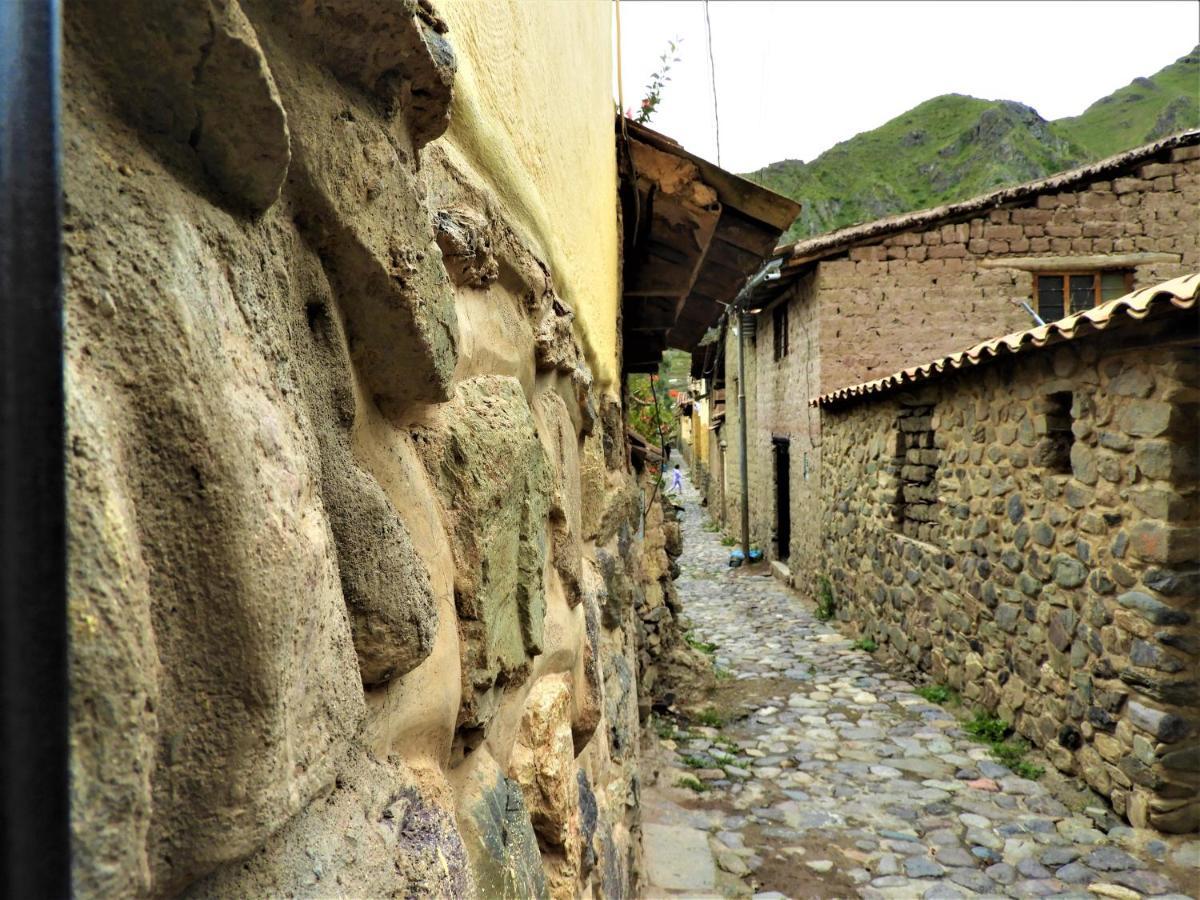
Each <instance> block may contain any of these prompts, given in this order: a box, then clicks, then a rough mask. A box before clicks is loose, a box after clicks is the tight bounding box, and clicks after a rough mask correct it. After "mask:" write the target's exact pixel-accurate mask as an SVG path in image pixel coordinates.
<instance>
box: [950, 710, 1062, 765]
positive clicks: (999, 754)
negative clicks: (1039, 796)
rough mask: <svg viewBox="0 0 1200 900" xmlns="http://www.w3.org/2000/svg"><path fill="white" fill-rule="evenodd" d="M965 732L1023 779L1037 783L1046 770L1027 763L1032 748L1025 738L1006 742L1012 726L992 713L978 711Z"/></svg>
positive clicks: (965, 728)
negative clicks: (986, 746)
mask: <svg viewBox="0 0 1200 900" xmlns="http://www.w3.org/2000/svg"><path fill="white" fill-rule="evenodd" d="M963 730H964V731H966V732H967V734H969V735H971V736H972V737H974V738H975V739H976V740H978V741H980V742H981V743H984V744H987V745H988V749H990V750H991V751H992V758H993V759H995V760H996V762H998V763H1000V764H1001V765H1004V766H1008V768H1010V769H1012V771H1013V772H1014V773H1015V774H1017V775H1019V776H1020V777H1021V778H1027V779H1029V780H1030V781H1037V780H1038V779H1039V778H1041V777H1042V775H1044V774H1045V772H1046V770H1045V769H1043V768H1042V767H1041V766H1035V765H1034V764H1033V763H1028V762H1025V755H1026V754H1027V753H1029V751H1030V749H1031V747H1030V746H1029V742H1028V741H1026V740H1024V739H1023V738H1013V739H1011V740H1006V738H1007V737H1008V735H1009V734H1011V733H1012V726H1010V725H1009V724H1008V723H1007V722H1005V721H1004V720H1003V719H999V718H996V717H995V716H993V715H991V714H990V713H986V712H983V711H977V712H976V713H975V715H974V717H973V718H972V719H971V720H970V721H968V722H967V723H965V724H964V725H963Z"/></svg>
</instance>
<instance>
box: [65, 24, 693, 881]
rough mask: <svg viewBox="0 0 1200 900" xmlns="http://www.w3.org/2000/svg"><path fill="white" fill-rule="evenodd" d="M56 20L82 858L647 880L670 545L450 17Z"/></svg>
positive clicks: (80, 869)
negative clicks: (661, 609) (465, 99)
mask: <svg viewBox="0 0 1200 900" xmlns="http://www.w3.org/2000/svg"><path fill="white" fill-rule="evenodd" d="M579 9H583V8H582V7H580V8H579ZM602 13H603V15H604V16H607V8H605V9H603V10H602ZM581 14H582V13H581ZM605 21H606V20H605ZM64 28H65V42H64V45H65V59H64V109H63V116H64V133H65V142H66V146H65V157H66V173H65V179H66V197H65V203H66V215H65V244H66V251H67V267H66V280H67V298H68V300H67V330H66V333H67V351H66V368H67V385H68V390H67V394H68V398H69V399H68V404H69V406H68V421H69V425H68V431H69V433H68V447H69V453H68V459H67V469H68V476H69V515H70V535H69V540H70V611H69V612H70V622H71V660H70V677H71V687H72V693H71V722H70V730H71V785H72V786H71V790H72V798H71V799H72V822H71V825H72V834H73V853H72V857H73V872H72V876H73V886H74V892H75V893H76V894H77V895H78V896H80V897H168V896H176V895H181V894H187V895H189V896H213V897H217V896H221V897H229V896H277V895H287V896H295V897H301V896H312V897H316V896H320V897H328V896H456V897H458V896H471V895H478V896H486V897H517V896H520V897H528V896H553V897H575V896H577V895H579V894H581V893H583V892H586V891H589V890H594V891H595V892H596V893H602V894H604V895H605V896H611V897H620V896H626V895H628V894H629V892H630V891H631V890H633V887H634V885H635V883H636V870H637V833H638V831H637V830H638V813H637V798H638V780H637V756H638V741H637V733H638V691H639V688H638V677H639V669H640V668H644V665H645V661H646V660H645V656H644V655H643V653H642V649H643V645H642V639H641V638H640V637H639V635H640V634H643V633H644V632H645V629H644V626H643V624H642V622H641V619H640V617H639V612H638V610H639V606H642V607H645V606H646V602H647V601H646V598H650V600H653V602H654V603H655V604H657V605H659V606H661V604H662V602H663V597H664V596H667V595H669V581H670V571H669V569H670V566H669V563H668V561H667V559H666V556H665V553H664V552H663V550H662V538H661V536H659V538H658V544H657V545H655V546H653V547H651V549H650V550H649V551H644V549H643V544H642V542H641V541H640V539H639V537H638V531H639V528H640V526H641V525H642V521H641V519H642V511H641V502H642V499H641V492H640V491H639V488H638V486H637V484H636V483H635V480H634V474H633V472H632V471H631V469H630V465H629V462H628V455H627V448H626V442H625V435H624V426H623V421H622V414H621V409H620V404H619V401H618V400H617V398H616V397H615V396H614V395H613V394H612V392H611V391H609V392H601V391H598V390H596V389H595V388H594V386H593V383H592V376H591V370H590V367H589V365H588V362H587V360H586V357H585V353H584V351H583V350H582V349H581V346H580V343H579V340H578V339H579V329H578V327H577V325H576V323H575V321H574V319H575V313H574V311H573V310H572V309H571V308H570V306H569V304H568V303H567V302H566V301H565V300H564V299H563V297H562V293H561V289H562V287H563V286H562V285H556V283H555V274H556V273H555V272H554V271H553V270H552V269H551V267H550V265H549V264H548V262H547V260H546V259H545V258H543V257H542V255H541V249H540V248H539V247H538V246H537V245H536V243H535V242H532V241H530V240H528V239H527V237H526V233H525V232H524V231H522V230H521V229H520V228H518V227H517V226H516V225H515V224H514V222H513V217H512V215H511V213H512V210H511V208H510V207H509V206H507V205H506V204H505V203H504V202H501V201H500V200H499V199H498V198H497V196H496V195H495V194H494V193H493V192H492V191H491V189H490V186H489V181H488V179H487V178H486V177H483V176H481V175H480V174H479V173H477V172H472V171H468V170H467V169H466V168H464V167H463V166H461V165H460V164H459V162H456V161H455V160H454V159H452V155H451V154H449V153H447V152H446V150H445V148H444V147H442V146H441V145H440V144H439V142H438V140H437V138H438V136H439V135H441V134H442V133H443V131H444V130H445V129H446V127H447V123H448V121H449V117H450V110H451V105H450V103H451V97H452V91H453V86H454V83H455V82H454V80H455V48H454V45H453V40H454V35H453V34H451V33H449V31H448V28H447V26H446V24H445V22H444V21H442V19H440V18H439V17H438V16H437V15H436V14H435V12H434V11H433V9H432V8H431V7H430V5H429V4H428V3H427V2H425V0H420V2H414V0H395V2H390V3H377V2H366V0H331V2H323V3H319V4H313V3H308V2H300V0H244V2H238V0H185V2H178V3H156V2H144V0H103V2H86V3H85V2H78V3H70V4H68V5H67V9H66V14H65V21H64ZM468 49H469V50H470V49H472V48H468ZM475 49H477V48H475ZM603 87H604V90H607V84H605V85H604V86H603ZM538 88H539V89H541V88H544V85H539V86H538ZM602 125H603V128H602V129H601V130H602V131H603V133H605V134H610V133H611V123H610V122H609V120H608V118H607V107H605V118H604V121H603V123H602ZM614 177H615V176H614ZM615 204H616V199H615V196H614V198H613V205H612V207H610V208H608V209H607V210H606V214H611V215H614V216H615V214H616V213H615ZM614 233H615V232H614ZM614 256H615V253H614ZM612 302H613V303H615V302H616V298H615V297H614V298H612ZM661 521H662V518H661V514H659V515H658V516H657V518H656V519H655V520H654V522H655V523H659V525H661ZM653 524H654V523H652V526H653ZM654 615H655V616H656V617H657V618H656V619H655V631H656V633H657V632H661V631H663V630H665V629H666V628H667V627H668V624H669V623H668V622H664V621H662V619H663V616H662V615H661V614H658V613H655V614H654ZM652 650H653V647H650V648H649V649H648V650H647V652H648V653H649V652H650V651H652Z"/></svg>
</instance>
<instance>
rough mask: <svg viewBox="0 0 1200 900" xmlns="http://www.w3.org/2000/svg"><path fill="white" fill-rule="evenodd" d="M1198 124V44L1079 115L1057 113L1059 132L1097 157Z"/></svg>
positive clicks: (1093, 156) (1199, 77) (1199, 109)
mask: <svg viewBox="0 0 1200 900" xmlns="http://www.w3.org/2000/svg"><path fill="white" fill-rule="evenodd" d="M1197 125H1200V47H1196V48H1195V49H1194V50H1192V52H1191V53H1189V54H1188V55H1187V56H1184V57H1181V58H1180V59H1178V60H1176V61H1175V62H1173V63H1171V65H1169V66H1167V67H1166V68H1165V69H1163V70H1162V71H1161V72H1158V73H1157V74H1156V75H1154V76H1152V77H1150V78H1136V79H1134V80H1133V82H1131V83H1130V84H1128V85H1126V86H1125V87H1123V88H1121V89H1120V90H1118V91H1115V92H1113V93H1112V94H1109V95H1108V96H1107V97H1103V98H1101V99H1100V100H1097V101H1096V102H1095V103H1093V104H1092V105H1091V106H1089V107H1088V108H1087V109H1086V110H1084V111H1083V114H1082V115H1078V116H1073V117H1071V118H1069V119H1058V120H1057V121H1056V122H1055V123H1054V127H1055V129H1056V130H1057V131H1059V133H1060V134H1062V135H1064V136H1065V137H1067V138H1068V139H1069V140H1071V141H1073V142H1074V143H1075V144H1077V145H1078V146H1080V147H1082V148H1084V150H1085V151H1086V152H1087V153H1088V156H1089V157H1090V158H1093V159H1100V158H1102V157H1105V156H1111V155H1112V154H1114V153H1120V152H1121V151H1122V150H1128V149H1129V148H1130V147H1136V146H1138V145H1139V144H1145V143H1148V142H1150V141H1153V140H1157V139H1158V138H1160V137H1166V136H1167V135H1169V134H1174V133H1175V132H1177V131H1184V130H1186V129H1188V128H1195V127H1196V126H1197Z"/></svg>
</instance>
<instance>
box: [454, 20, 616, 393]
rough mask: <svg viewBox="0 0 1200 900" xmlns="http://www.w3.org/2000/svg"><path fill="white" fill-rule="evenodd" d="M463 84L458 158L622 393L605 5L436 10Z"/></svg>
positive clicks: (604, 387) (458, 101)
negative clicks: (510, 224) (543, 269)
mask: <svg viewBox="0 0 1200 900" xmlns="http://www.w3.org/2000/svg"><path fill="white" fill-rule="evenodd" d="M436 7H437V10H438V13H439V14H440V15H441V16H442V17H443V18H444V19H445V20H446V23H447V24H448V25H449V26H450V33H449V35H448V37H449V39H450V42H451V44H452V45H453V46H454V48H455V51H456V53H457V56H458V76H457V79H456V82H455V99H454V105H453V107H452V112H451V119H450V128H449V130H448V131H447V132H446V134H445V136H444V137H443V138H442V139H441V141H442V144H443V145H444V146H445V148H446V150H447V153H448V154H449V155H450V156H451V159H452V160H453V161H454V162H455V163H456V164H457V165H459V166H461V167H463V168H465V169H467V170H468V171H471V172H472V173H473V174H474V175H475V176H477V177H478V178H479V180H480V181H481V182H483V183H484V184H486V185H488V186H489V187H490V188H491V189H492V191H493V192H494V193H495V195H496V197H497V199H498V200H499V201H500V202H501V204H502V206H503V208H504V209H505V211H506V212H507V213H508V215H509V216H511V217H512V219H513V221H514V223H515V224H516V225H517V226H518V227H521V228H524V229H525V230H526V231H527V235H526V237H527V238H528V239H529V240H530V241H531V242H532V243H533V244H534V246H536V247H537V248H538V249H539V250H540V251H541V253H542V257H543V259H544V260H545V261H546V262H547V263H548V264H549V266H550V268H551V272H552V274H553V277H554V280H555V287H556V288H557V289H558V292H559V294H560V295H561V296H562V297H563V299H564V300H566V301H567V302H568V303H569V304H570V305H571V306H572V308H573V309H574V310H575V313H576V317H577V319H576V322H577V328H578V336H579V338H580V340H581V342H582V343H583V345H584V348H585V350H586V352H587V355H588V362H589V364H590V365H591V367H592V374H593V376H594V377H595V380H596V386H597V388H599V390H600V391H601V392H604V393H609V394H615V393H616V392H617V391H619V385H618V379H619V366H618V360H617V314H618V302H619V296H618V284H619V282H618V272H617V268H618V264H619V259H618V247H619V243H618V241H619V236H618V234H617V168H616V166H617V163H616V142H615V138H614V132H613V115H614V107H613V100H612V7H611V4H610V3H609V0H489V2H486V3H484V2H480V0H441V2H438V3H437V4H436Z"/></svg>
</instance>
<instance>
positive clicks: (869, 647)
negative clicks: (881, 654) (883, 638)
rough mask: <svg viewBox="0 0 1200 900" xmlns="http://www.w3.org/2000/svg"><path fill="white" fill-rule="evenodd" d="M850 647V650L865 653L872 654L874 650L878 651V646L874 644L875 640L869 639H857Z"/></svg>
mask: <svg viewBox="0 0 1200 900" xmlns="http://www.w3.org/2000/svg"><path fill="white" fill-rule="evenodd" d="M850 647H851V649H854V650H863V651H865V652H867V653H874V652H875V651H876V650H878V649H879V645H878V644H877V643H875V639H874V638H869V637H861V638H859V639H858V640H857V641H855V642H854V643H853V644H851V645H850Z"/></svg>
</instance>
